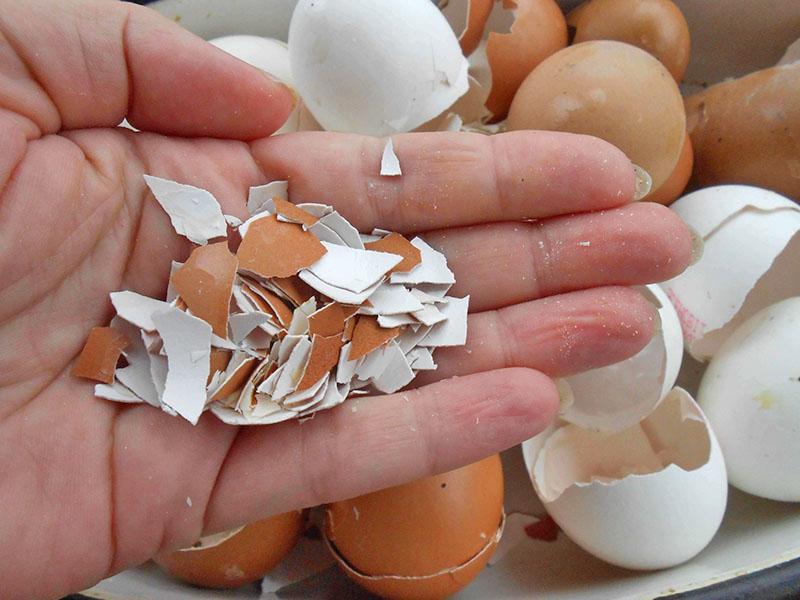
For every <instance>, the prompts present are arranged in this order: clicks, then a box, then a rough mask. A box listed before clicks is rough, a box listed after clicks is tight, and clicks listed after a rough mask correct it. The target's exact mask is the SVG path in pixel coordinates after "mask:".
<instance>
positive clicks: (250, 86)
mask: <svg viewBox="0 0 800 600" xmlns="http://www.w3.org/2000/svg"><path fill="white" fill-rule="evenodd" d="M0 83H1V84H2V86H0V87H3V88H4V89H3V93H2V94H0V109H2V108H5V109H8V110H11V111H12V112H15V113H17V114H21V115H23V116H25V117H27V118H28V119H30V120H31V121H33V123H34V124H36V125H37V126H38V128H39V131H40V133H41V134H42V135H44V134H48V133H55V132H57V131H60V130H62V129H82V128H88V127H111V126H114V125H117V124H118V123H119V122H120V121H121V120H122V119H123V117H126V118H127V119H128V121H130V122H131V123H132V124H133V125H134V126H136V127H137V128H139V129H143V130H147V131H153V132H156V133H162V134H167V135H179V136H207V137H220V138H231V139H254V138H258V137H263V136H266V135H269V134H271V133H272V132H274V131H275V130H277V129H278V128H279V127H280V126H281V125H282V124H283V123H284V121H285V120H286V118H287V117H288V116H289V113H290V112H291V110H292V105H293V103H294V98H293V95H292V93H291V92H290V91H289V90H288V88H286V87H285V86H283V85H282V84H280V83H277V82H275V81H273V80H272V79H270V78H269V77H268V76H267V75H265V74H264V73H263V72H261V71H259V70H258V69H256V68H254V67H251V66H250V65H247V64H245V63H243V62H241V61H239V60H237V59H235V58H233V57H231V56H229V55H227V54H226V53H224V52H222V51H221V50H218V49H217V48H214V47H213V46H211V45H210V44H207V43H206V42H204V41H203V40H202V39H200V38H198V37H197V36H195V35H193V34H191V33H189V32H188V31H186V30H184V29H182V28H181V27H179V26H178V25H177V24H175V23H174V22H172V21H170V20H169V19H166V18H164V17H162V16H160V15H158V14H157V13H155V12H154V11H152V10H150V9H147V8H143V7H141V6H136V5H133V4H128V3H125V2H118V1H116V0H114V1H111V0H59V2H53V1H52V0H26V1H25V2H19V0H0ZM6 84H8V85H6Z"/></svg>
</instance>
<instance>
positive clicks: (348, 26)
mask: <svg viewBox="0 0 800 600" xmlns="http://www.w3.org/2000/svg"><path fill="white" fill-rule="evenodd" d="M289 58H290V61H291V70H292V74H293V76H294V80H295V84H296V86H297V90H298V92H299V94H300V96H301V98H302V99H303V101H304V102H305V104H306V105H307V106H308V108H309V110H310V111H311V113H312V114H313V115H314V117H316V119H317V121H319V123H320V124H321V125H322V126H323V127H324V128H325V129H327V130H331V131H347V132H351V133H361V134H367V135H379V136H388V135H392V134H394V133H397V132H402V131H411V130H412V129H414V128H416V127H418V126H419V125H422V124H423V123H425V122H426V121H429V120H430V119H432V118H433V117H435V116H437V115H439V114H441V113H442V112H444V111H445V110H446V109H447V108H449V107H450V106H451V105H452V104H453V103H454V102H455V101H456V100H457V99H458V98H459V97H461V96H462V95H463V94H464V93H465V92H466V91H467V89H468V86H469V83H468V76H467V70H468V64H467V60H466V58H464V56H463V54H462V53H461V48H460V47H459V44H458V40H457V39H456V36H455V34H454V33H453V31H452V29H451V28H450V25H449V24H448V22H447V21H446V19H445V18H444V16H442V14H441V12H439V10H438V9H437V8H436V6H435V5H434V3H433V2H430V0H405V1H404V2H396V1H395V0H301V1H300V2H299V3H298V4H297V8H296V9H295V12H294V15H293V16H292V22H291V25H290V28H289Z"/></svg>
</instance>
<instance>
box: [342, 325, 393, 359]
mask: <svg viewBox="0 0 800 600" xmlns="http://www.w3.org/2000/svg"><path fill="white" fill-rule="evenodd" d="M398 335H400V328H399V327H392V328H386V327H381V326H380V325H378V317H372V316H367V315H360V316H359V317H358V319H357V321H356V325H355V329H354V330H353V337H352V342H351V344H352V345H351V346H350V352H349V353H348V355H347V360H357V359H359V358H361V357H362V356H365V355H367V354H369V353H370V352H372V351H373V350H375V349H376V348H380V347H381V346H383V345H384V344H385V343H386V342H388V341H389V340H393V339H394V338H396V337H397V336H398Z"/></svg>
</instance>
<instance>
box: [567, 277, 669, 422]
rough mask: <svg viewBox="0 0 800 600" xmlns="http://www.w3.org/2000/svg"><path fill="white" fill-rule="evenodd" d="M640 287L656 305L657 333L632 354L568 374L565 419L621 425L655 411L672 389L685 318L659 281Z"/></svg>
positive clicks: (639, 419) (646, 296)
mask: <svg viewBox="0 0 800 600" xmlns="http://www.w3.org/2000/svg"><path fill="white" fill-rule="evenodd" d="M641 292H642V294H643V295H644V296H645V298H647V299H648V300H649V301H650V302H651V303H652V304H653V305H654V307H655V308H656V309H657V315H658V325H657V326H656V328H655V333H654V334H653V338H652V339H651V340H650V342H649V343H648V344H647V346H645V347H644V348H643V349H642V350H641V351H639V352H638V353H637V354H636V355H634V356H632V357H631V358H628V359H626V360H623V361H621V362H618V363H615V364H612V365H608V366H605V367H600V368H597V369H592V370H590V371H586V372H583V373H579V374H577V375H572V376H570V377H566V378H564V382H565V383H566V384H567V385H568V386H569V393H570V394H571V402H570V403H569V404H567V405H566V406H562V410H561V418H563V419H564V420H566V421H569V422H571V423H574V424H576V425H579V426H580V427H583V428H585V429H589V430H595V431H606V432H614V431H621V430H623V429H626V428H628V427H630V426H632V425H634V424H636V423H638V422H639V421H641V420H642V419H643V418H644V417H646V416H647V415H648V414H650V413H651V412H652V411H653V409H654V408H655V406H656V405H657V404H658V403H659V401H660V400H661V399H662V398H663V397H664V396H665V395H666V394H667V392H668V391H669V390H671V389H672V386H673V385H674V384H675V381H676V379H677V377H678V371H679V370H680V366H681V361H682V359H683V340H682V336H681V324H680V321H679V319H678V315H677V313H676V311H675V309H674V308H673V306H672V304H671V303H670V301H669V299H668V298H667V295H666V294H665V293H664V291H663V290H661V289H660V288H659V287H658V286H657V285H649V286H647V287H645V288H641Z"/></svg>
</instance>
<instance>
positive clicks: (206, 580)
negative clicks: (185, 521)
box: [153, 511, 305, 589]
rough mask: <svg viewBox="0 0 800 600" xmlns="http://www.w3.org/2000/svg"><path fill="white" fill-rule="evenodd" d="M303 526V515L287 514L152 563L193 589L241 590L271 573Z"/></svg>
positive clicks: (203, 540)
mask: <svg viewBox="0 0 800 600" xmlns="http://www.w3.org/2000/svg"><path fill="white" fill-rule="evenodd" d="M304 522H305V517H304V515H303V512H302V511H292V512H288V513H284V514H282V515H277V516H274V517H270V518H268V519H263V520H261V521H256V522H255V523H251V524H250V525H246V526H244V527H239V528H237V529H233V530H231V531H227V532H223V533H218V534H214V535H209V536H206V537H203V538H200V539H199V540H198V541H197V543H195V544H194V545H193V546H191V547H190V548H184V549H183V550H178V551H177V552H172V553H169V554H162V555H160V556H156V557H155V558H154V559H153V560H154V562H155V563H156V564H157V565H159V566H160V567H161V568H162V569H164V570H165V571H167V572H168V573H169V574H170V575H172V576H173V577H176V578H178V579H181V580H183V581H186V582H188V583H191V584H193V585H199V586H201V587H206V588H216V589H228V588H235V587H239V586H242V585H244V584H246V583H251V582H253V581H257V580H258V579H261V578H262V577H263V576H264V575H265V574H266V573H267V572H268V571H270V570H272V569H273V568H274V567H275V565H277V564H278V563H279V562H280V561H281V560H282V559H283V557H284V556H286V555H287V554H288V553H289V551H290V550H291V549H292V548H293V547H294V545H295V543H296V542H297V540H298V539H299V537H300V534H301V533H302V531H303V526H304Z"/></svg>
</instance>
